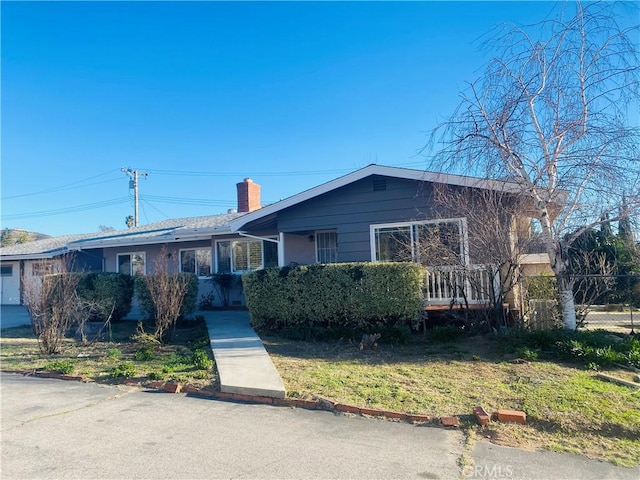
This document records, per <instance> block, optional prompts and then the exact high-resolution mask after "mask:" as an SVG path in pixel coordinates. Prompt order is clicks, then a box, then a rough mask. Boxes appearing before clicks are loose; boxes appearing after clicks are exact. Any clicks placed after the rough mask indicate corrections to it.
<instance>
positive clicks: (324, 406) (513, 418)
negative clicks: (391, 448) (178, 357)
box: [1, 370, 526, 427]
mask: <svg viewBox="0 0 640 480" xmlns="http://www.w3.org/2000/svg"><path fill="white" fill-rule="evenodd" d="M1 371H2V372H3V373H15V374H20V375H23V376H34V377H41V378H55V379H59V380H71V381H77V382H85V383H88V382H93V380H91V379H90V378H87V377H85V376H74V375H64V374H61V373H51V372H44V371H38V370H27V371H24V370H1ZM119 383H120V384H123V385H129V386H133V387H139V388H144V389H147V390H156V391H161V392H167V393H184V394H186V395H193V396H196V397H201V398H210V399H214V400H221V401H232V402H242V403H249V404H262V405H273V406H277V407H291V408H304V409H306V410H324V411H328V412H340V413H351V414H354V415H361V416H362V415H364V416H371V417H378V418H385V419H391V420H398V421H404V422H409V423H414V424H424V423H430V424H432V425H434V426H436V425H441V426H443V427H457V426H458V425H459V419H458V417H455V416H453V417H432V416H430V415H420V414H412V413H402V412H394V411H391V410H380V409H377V408H368V407H357V406H355V405H348V404H345V403H339V402H336V401H334V400H331V399H330V398H325V397H321V396H314V399H313V400H303V399H299V398H275V397H266V396H261V395H245V394H241V393H227V392H220V391H217V390H212V389H209V388H197V387H193V386H191V385H183V384H181V383H176V382H162V381H146V377H132V378H127V379H123V380H122V381H120V382H119ZM473 414H474V415H475V417H476V419H477V421H478V423H479V424H480V425H482V426H485V425H486V424H487V423H489V421H490V417H489V415H488V414H487V413H486V412H485V410H484V409H483V408H482V407H481V406H478V407H476V408H474V411H473ZM494 415H495V416H497V417H498V418H499V419H500V420H501V421H507V422H509V421H510V422H516V423H525V422H526V414H525V413H524V412H520V411H511V410H499V411H498V412H497V413H496V414H494Z"/></svg>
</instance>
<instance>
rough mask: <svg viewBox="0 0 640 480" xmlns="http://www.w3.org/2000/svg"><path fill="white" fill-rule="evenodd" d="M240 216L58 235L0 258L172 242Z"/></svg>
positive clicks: (15, 247)
mask: <svg viewBox="0 0 640 480" xmlns="http://www.w3.org/2000/svg"><path fill="white" fill-rule="evenodd" d="M241 215H244V213H226V214H221V215H209V216H204V217H186V218H172V219H168V220H162V221H160V222H155V223H150V224H148V225H141V226H138V227H133V228H128V229H125V230H119V231H115V232H99V233H85V234H76V235H61V236H58V237H51V238H46V239H43V240H36V241H33V242H27V243H21V244H17V245H11V246H8V247H2V248H0V257H13V256H21V257H24V258H28V257H30V256H33V257H41V256H55V255H60V254H62V253H64V252H66V251H68V250H69V248H71V249H77V248H83V247H87V248H89V247H91V248H100V247H101V246H103V245H104V246H106V245H112V244H118V243H124V242H126V243H127V244H140V245H144V244H145V243H146V242H152V243H153V242H157V241H161V240H162V239H163V238H164V239H166V240H167V241H171V240H174V239H175V238H176V235H179V234H180V233H184V234H187V233H191V234H193V233H197V232H202V233H203V234H206V233H213V232H214V231H215V230H218V229H220V230H221V229H225V228H226V227H228V226H229V222H230V221H231V220H233V219H235V218H237V217H239V216H241Z"/></svg>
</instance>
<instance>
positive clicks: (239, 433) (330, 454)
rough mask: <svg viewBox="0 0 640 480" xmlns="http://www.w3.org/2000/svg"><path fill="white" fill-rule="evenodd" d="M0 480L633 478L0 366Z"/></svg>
mask: <svg viewBox="0 0 640 480" xmlns="http://www.w3.org/2000/svg"><path fill="white" fill-rule="evenodd" d="M0 401H1V404H0V433H1V439H0V446H1V450H2V452H1V456H0V478H2V479H3V480H6V479H34V478H38V479H40V478H42V479H48V478H62V479H72V478H78V479H80V478H81V479H93V478H96V479H98V478H105V479H106V478H109V479H125V478H149V479H151V478H153V479H156V478H157V479H164V478H171V479H199V478H203V479H214V478H227V479H230V478H233V479H243V478H260V479H262V478H265V479H267V478H279V479H280V478H305V479H307V478H309V479H313V478H345V479H352V478H353V479H358V478H363V479H365V478H367V479H378V478H380V479H391V478H415V479H433V480H438V479H464V478H510V479H529V478H535V479H538V478H540V479H561V478H576V479H577V478H580V479H605V478H621V479H626V478H628V479H635V480H637V479H638V478H640V471H638V470H637V469H635V470H633V469H623V468H618V467H614V466H612V465H609V464H607V463H603V462H597V461H593V460H588V459H586V458H584V457H580V456H576V455H561V454H556V453H551V452H527V451H523V450H518V449H510V448H506V447H498V446H496V445H492V444H490V443H488V442H485V441H480V442H478V443H477V444H476V446H475V447H474V449H473V452H471V455H472V457H473V459H474V461H475V464H474V465H472V466H467V467H465V468H464V469H462V468H461V467H460V466H459V464H458V461H459V459H460V458H461V457H462V455H463V451H464V446H463V437H462V433H461V432H459V431H456V430H445V429H441V428H429V427H419V426H413V425H409V424H406V423H395V422H390V421H384V420H378V419H367V418H362V417H349V416H343V415H340V414H334V413H329V412H323V411H307V410H302V409H293V408H289V407H273V406H266V405H245V404H240V403H230V402H221V401H216V400H209V399H203V398H197V397H191V396H188V395H182V394H168V393H160V392H155V391H153V392H151V391H145V390H140V389H138V388H134V387H125V386H105V385H97V384H91V383H89V384H83V383H80V382H70V381H60V380H54V379H46V378H34V377H23V376H21V375H16V374H8V373H0Z"/></svg>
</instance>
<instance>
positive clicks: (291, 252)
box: [284, 233, 316, 265]
mask: <svg viewBox="0 0 640 480" xmlns="http://www.w3.org/2000/svg"><path fill="white" fill-rule="evenodd" d="M309 235H312V234H311V233H304V234H299V235H296V234H292V233H290V234H285V236H284V252H285V253H284V264H285V265H289V264H291V263H299V264H301V265H308V264H311V263H315V261H316V244H315V241H312V242H310V241H309Z"/></svg>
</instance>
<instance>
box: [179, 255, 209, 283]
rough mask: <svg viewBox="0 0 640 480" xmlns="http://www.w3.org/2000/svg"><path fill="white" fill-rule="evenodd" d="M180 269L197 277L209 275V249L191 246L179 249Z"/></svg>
mask: <svg viewBox="0 0 640 480" xmlns="http://www.w3.org/2000/svg"><path fill="white" fill-rule="evenodd" d="M180 271H181V272H183V273H195V274H196V275H197V276H199V277H208V276H209V275H211V249H210V248H193V249H189V250H180Z"/></svg>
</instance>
